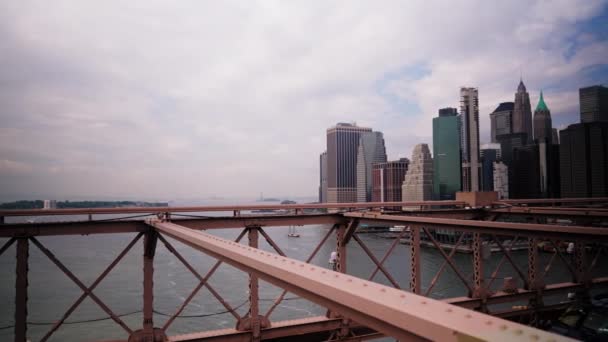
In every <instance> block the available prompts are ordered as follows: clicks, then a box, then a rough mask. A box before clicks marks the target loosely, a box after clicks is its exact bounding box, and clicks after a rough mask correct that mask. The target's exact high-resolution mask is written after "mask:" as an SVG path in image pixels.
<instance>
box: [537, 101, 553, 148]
mask: <svg viewBox="0 0 608 342" xmlns="http://www.w3.org/2000/svg"><path fill="white" fill-rule="evenodd" d="M552 140H553V127H552V124H551V112H550V111H549V108H548V107H547V105H546V104H545V99H544V98H543V92H542V91H541V92H540V100H538V105H537V106H536V109H535V110H534V141H537V142H538V143H541V142H547V143H551V142H552Z"/></svg>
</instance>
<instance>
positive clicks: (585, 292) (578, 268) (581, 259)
mask: <svg viewBox="0 0 608 342" xmlns="http://www.w3.org/2000/svg"><path fill="white" fill-rule="evenodd" d="M572 258H573V261H574V270H575V273H576V277H575V279H574V282H576V283H579V284H583V285H584V286H583V288H582V289H581V290H579V291H577V296H578V297H579V298H580V299H582V300H583V301H587V300H589V289H590V287H591V284H590V282H591V279H590V277H591V274H590V273H591V270H590V269H589V270H588V269H587V267H588V266H589V265H588V263H587V252H586V250H585V242H583V241H576V242H575V243H574V254H573V255H572Z"/></svg>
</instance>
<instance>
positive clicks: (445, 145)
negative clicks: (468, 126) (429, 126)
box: [433, 108, 461, 200]
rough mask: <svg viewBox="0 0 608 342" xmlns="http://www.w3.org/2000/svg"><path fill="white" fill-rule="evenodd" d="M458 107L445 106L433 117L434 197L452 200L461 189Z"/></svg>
mask: <svg viewBox="0 0 608 342" xmlns="http://www.w3.org/2000/svg"><path fill="white" fill-rule="evenodd" d="M457 115H458V112H457V110H456V108H443V109H440V110H439V116H438V117H436V118H433V156H434V158H433V198H435V199H437V200H451V199H454V198H455V196H456V192H457V191H460V189H461V186H460V182H461V174H460V168H461V160H460V130H461V129H460V124H461V122H460V118H459V117H458V116H457Z"/></svg>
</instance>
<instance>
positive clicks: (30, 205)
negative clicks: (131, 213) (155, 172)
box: [0, 200, 169, 209]
mask: <svg viewBox="0 0 608 342" xmlns="http://www.w3.org/2000/svg"><path fill="white" fill-rule="evenodd" d="M168 206H169V203H167V202H141V201H57V202H56V208H57V209H67V208H121V207H168ZM43 207H44V201H43V200H33V201H24V200H21V201H14V202H7V203H0V209H42V208H43Z"/></svg>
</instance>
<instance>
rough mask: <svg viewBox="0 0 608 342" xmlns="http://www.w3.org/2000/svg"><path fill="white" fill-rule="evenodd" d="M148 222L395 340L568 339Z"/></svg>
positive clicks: (239, 245) (227, 261) (173, 226)
mask: <svg viewBox="0 0 608 342" xmlns="http://www.w3.org/2000/svg"><path fill="white" fill-rule="evenodd" d="M147 222H148V224H150V225H151V226H153V227H155V228H156V229H157V230H158V231H160V232H161V233H163V234H165V235H167V236H170V237H172V238H174V239H176V240H178V241H181V242H182V243H184V244H186V245H189V246H191V247H193V248H195V249H197V250H200V251H202V252H204V253H206V254H209V255H211V256H213V257H215V258H218V259H219V260H222V261H224V262H226V263H228V264H231V265H233V266H235V267H237V268H239V269H241V270H243V271H245V272H248V273H253V274H256V275H257V276H259V277H260V278H262V279H264V280H265V281H267V282H269V283H271V284H274V285H276V286H279V287H281V288H284V289H286V290H288V291H290V292H292V293H295V294H297V295H299V296H301V297H303V298H306V299H308V300H310V301H312V302H315V303H317V304H319V305H321V306H323V307H326V308H328V309H331V310H334V311H337V312H340V313H341V314H343V315H345V316H346V317H348V318H351V319H353V320H354V321H356V322H359V323H360V324H363V325H364V326H367V327H369V328H371V329H374V330H376V331H378V332H380V333H382V334H385V335H388V336H393V337H395V338H397V339H399V340H404V341H406V340H436V341H460V340H463V339H478V340H485V341H512V340H513V339H534V340H541V341H548V340H566V339H565V338H563V337H562V336H558V335H554V334H550V333H547V332H544V331H541V330H538V329H534V328H531V327H527V326H524V325H521V324H517V323H513V322H509V321H506V320H503V319H500V318H496V317H492V316H489V315H485V314H482V313H479V312H474V311H471V310H467V309H463V308H460V307H457V306H453V305H450V304H445V303H443V302H441V301H437V300H433V299H430V298H426V297H422V296H419V295H415V294H412V293H408V292H404V291H400V290H397V289H394V288H391V287H388V286H384V285H380V284H377V283H373V282H371V281H366V280H363V279H360V278H356V277H353V276H349V275H345V274H341V273H338V272H333V271H330V270H327V269H324V268H321V267H318V266H314V265H311V264H307V263H303V262H301V261H298V260H294V259H290V258H287V257H282V256H280V255H278V254H275V253H269V252H266V251H262V250H259V249H256V248H251V247H247V246H245V245H242V244H239V243H235V242H232V241H229V240H226V239H222V238H219V237H216V236H213V235H210V234H207V233H203V232H197V231H193V230H192V229H188V228H185V227H182V226H179V225H176V224H174V223H170V222H162V221H159V220H149V221H147Z"/></svg>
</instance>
